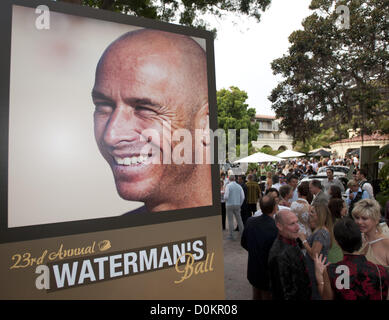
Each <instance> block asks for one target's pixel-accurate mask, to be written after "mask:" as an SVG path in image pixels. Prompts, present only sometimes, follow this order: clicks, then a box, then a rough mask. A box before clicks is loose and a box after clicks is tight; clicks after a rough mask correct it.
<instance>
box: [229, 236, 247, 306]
mask: <svg viewBox="0 0 389 320" xmlns="http://www.w3.org/2000/svg"><path fill="white" fill-rule="evenodd" d="M228 235H229V233H228V231H227V230H224V231H223V247H224V286H225V292H226V299H227V300H251V298H252V287H251V285H250V283H249V282H248V280H247V255H248V254H247V251H246V250H245V249H243V248H242V247H241V245H240V238H239V232H237V231H236V232H234V237H235V239H237V240H229V239H227V237H228ZM238 239H239V240H238Z"/></svg>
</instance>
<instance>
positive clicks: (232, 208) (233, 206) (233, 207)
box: [224, 175, 244, 240]
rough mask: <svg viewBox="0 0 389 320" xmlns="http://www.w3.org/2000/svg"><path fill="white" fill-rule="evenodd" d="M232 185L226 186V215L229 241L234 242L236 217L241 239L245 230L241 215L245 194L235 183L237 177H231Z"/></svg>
mask: <svg viewBox="0 0 389 320" xmlns="http://www.w3.org/2000/svg"><path fill="white" fill-rule="evenodd" d="M229 180H230V183H228V184H227V185H226V190H225V192H224V200H225V201H226V213H227V220H228V231H229V233H230V236H229V239H231V240H233V239H234V237H233V232H234V216H235V220H236V222H237V223H238V227H239V233H240V237H242V232H243V229H244V226H243V221H242V217H241V215H240V207H241V206H242V203H243V201H244V192H243V189H242V187H241V186H240V185H239V184H237V183H236V182H235V176H234V175H231V176H230V177H229Z"/></svg>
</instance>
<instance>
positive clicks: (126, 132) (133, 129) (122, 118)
mask: <svg viewBox="0 0 389 320" xmlns="http://www.w3.org/2000/svg"><path fill="white" fill-rule="evenodd" d="M138 138H139V135H138V133H137V125H136V117H135V115H134V109H133V108H132V107H129V106H126V105H118V106H117V107H116V108H115V110H114V112H113V113H112V115H111V117H110V119H109V121H108V124H107V126H106V128H105V132H104V143H105V144H106V145H109V146H118V145H119V144H122V143H124V142H134V141H136V140H137V139H138Z"/></svg>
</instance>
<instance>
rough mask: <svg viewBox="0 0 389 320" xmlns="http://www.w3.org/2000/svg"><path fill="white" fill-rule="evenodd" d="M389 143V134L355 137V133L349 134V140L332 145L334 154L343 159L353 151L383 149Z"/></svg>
mask: <svg viewBox="0 0 389 320" xmlns="http://www.w3.org/2000/svg"><path fill="white" fill-rule="evenodd" d="M388 143H389V134H386V135H382V134H379V133H374V134H372V135H365V136H363V139H362V136H360V135H355V134H354V133H353V132H349V138H348V139H343V140H339V141H335V142H333V143H331V144H330V146H331V151H332V153H333V154H336V155H337V156H339V157H341V158H343V157H344V156H345V154H346V153H347V152H349V151H351V150H353V149H359V148H360V147H372V146H375V147H380V148H381V147H383V146H384V145H386V144H388Z"/></svg>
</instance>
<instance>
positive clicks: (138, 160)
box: [113, 155, 150, 166]
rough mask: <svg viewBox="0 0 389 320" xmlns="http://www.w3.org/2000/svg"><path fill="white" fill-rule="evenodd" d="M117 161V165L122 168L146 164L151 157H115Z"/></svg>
mask: <svg viewBox="0 0 389 320" xmlns="http://www.w3.org/2000/svg"><path fill="white" fill-rule="evenodd" d="M113 158H114V160H115V163H116V164H117V165H120V166H134V165H139V164H143V163H145V162H146V161H147V160H148V159H149V158H150V156H149V155H139V156H132V157H124V158H122V157H115V156H114V157H113Z"/></svg>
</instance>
